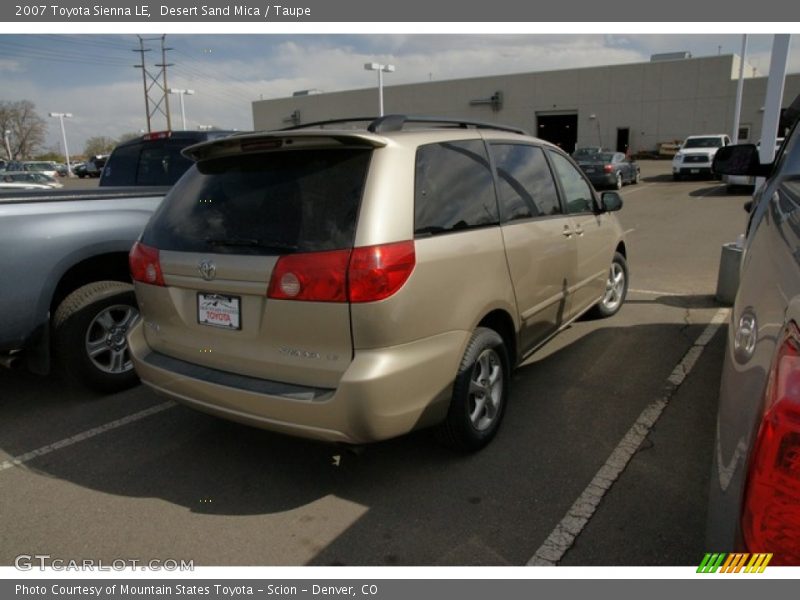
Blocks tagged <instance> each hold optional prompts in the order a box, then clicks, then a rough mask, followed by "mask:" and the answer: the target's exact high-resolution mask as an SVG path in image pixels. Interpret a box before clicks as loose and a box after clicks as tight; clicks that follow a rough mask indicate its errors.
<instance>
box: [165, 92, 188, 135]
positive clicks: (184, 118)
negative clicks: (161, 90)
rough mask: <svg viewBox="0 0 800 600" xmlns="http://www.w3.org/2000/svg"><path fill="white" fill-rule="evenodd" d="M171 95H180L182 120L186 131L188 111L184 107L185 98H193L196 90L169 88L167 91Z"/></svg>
mask: <svg viewBox="0 0 800 600" xmlns="http://www.w3.org/2000/svg"><path fill="white" fill-rule="evenodd" d="M167 91H168V92H169V93H170V94H178V95H179V96H180V97H181V120H182V121H183V130H184V131H186V110H185V109H184V107H183V97H184V96H193V95H194V90H182V89H178V88H169V89H168V90H167Z"/></svg>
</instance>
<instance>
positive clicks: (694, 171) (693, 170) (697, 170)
mask: <svg viewBox="0 0 800 600" xmlns="http://www.w3.org/2000/svg"><path fill="white" fill-rule="evenodd" d="M699 172H700V169H691V170H690V171H689V173H691V174H692V175H697V174H698V173H699Z"/></svg>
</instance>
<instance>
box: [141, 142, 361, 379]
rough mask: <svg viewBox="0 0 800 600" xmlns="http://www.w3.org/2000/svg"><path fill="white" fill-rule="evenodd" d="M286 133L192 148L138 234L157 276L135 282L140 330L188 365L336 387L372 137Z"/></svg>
mask: <svg viewBox="0 0 800 600" xmlns="http://www.w3.org/2000/svg"><path fill="white" fill-rule="evenodd" d="M261 139H263V138H261ZM220 141H222V140H220ZM284 141H285V140H282V139H279V143H277V144H275V143H273V144H266V145H265V144H263V143H262V144H261V145H260V146H258V147H256V146H251V149H252V150H251V151H249V152H248V151H244V152H243V151H242V150H243V148H242V147H241V145H240V144H239V143H238V140H237V142H236V146H237V148H235V149H233V148H231V144H229V143H227V144H225V145H224V146H216V148H212V149H210V151H206V152H199V153H198V154H197V155H196V156H198V157H205V158H201V160H199V162H198V163H197V164H196V165H195V166H194V167H192V169H191V170H190V171H189V172H188V173H187V175H186V176H185V177H184V178H183V179H181V180H180V181H179V182H178V184H176V186H175V187H174V188H173V189H172V191H171V192H170V193H169V195H168V196H167V197H166V199H165V200H164V203H163V204H162V205H161V206H160V207H159V209H158V210H157V212H156V213H155V215H154V216H153V218H152V220H151V221H150V223H149V224H148V226H147V228H146V229H145V231H144V233H143V235H142V239H141V245H142V246H141V248H143V250H141V248H140V251H143V252H145V253H150V256H153V253H154V252H155V256H156V257H157V259H156V260H157V263H158V268H159V269H160V270H161V276H162V279H163V286H160V285H146V284H144V285H143V284H141V283H139V284H137V294H138V296H139V298H140V300H143V302H142V306H141V309H142V314H143V317H144V320H145V336H146V338H147V341H148V345H149V346H150V347H151V348H152V349H153V350H155V351H156V352H159V353H162V354H165V355H167V356H171V357H173V358H177V359H181V360H184V361H188V362H191V363H194V364H199V365H203V366H206V367H210V368H214V369H219V370H222V371H227V372H232V373H237V374H242V375H248V376H251V377H259V378H262V379H268V380H273V381H279V382H285V383H291V384H297V385H307V386H314V387H322V388H334V387H336V385H337V383H338V381H339V379H340V378H341V375H342V374H343V373H344V371H345V370H346V368H347V366H348V365H349V364H350V361H351V360H352V353H353V344H352V336H351V329H350V307H349V304H348V303H347V301H346V296H345V295H344V293H343V290H344V286H345V285H346V281H344V278H345V275H344V274H345V273H346V269H347V260H348V259H349V253H350V251H351V249H352V247H353V243H354V238H355V230H356V222H357V219H358V211H359V207H360V203H361V196H362V192H363V189H364V185H365V180H366V177H367V171H368V167H369V163H370V158H371V154H372V149H373V147H374V146H373V145H372V144H365V143H362V142H358V141H354V142H353V143H343V142H342V141H340V140H339V141H337V140H332V139H330V138H328V139H327V140H324V141H320V143H316V144H314V143H311V144H298V146H300V147H297V148H296V149H295V146H293V145H291V144H290V145H289V147H288V148H287V147H286V146H284ZM203 146H206V147H207V146H213V143H211V144H203ZM270 147H271V149H270ZM195 148H197V147H195ZM215 149H219V150H221V152H215V151H214V150H215ZM135 252H136V250H135V251H134V253H135ZM281 261H282V262H281ZM286 264H289V265H291V268H289V269H284V270H283V271H281V272H280V273H277V272H276V274H277V277H278V280H275V277H273V271H274V270H275V268H276V265H279V268H282V267H280V265H286ZM134 276H135V274H134ZM135 278H136V276H135ZM139 281H140V282H141V279H139ZM337 286H338V287H337ZM339 288H341V289H339Z"/></svg>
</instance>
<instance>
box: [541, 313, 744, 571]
mask: <svg viewBox="0 0 800 600" xmlns="http://www.w3.org/2000/svg"><path fill="white" fill-rule="evenodd" d="M729 312H730V309H728V308H721V309H719V310H718V311H717V313H716V314H715V315H714V317H713V318H712V319H711V322H710V323H709V324H708V326H707V327H706V328H705V330H704V331H703V333H701V334H700V337H698V338H697V339H696V340H695V342H694V344H692V347H691V348H689V350H688V351H687V352H686V354H684V356H683V358H682V359H681V360H680V362H679V363H678V364H677V365H676V366H675V368H674V369H673V371H672V373H671V374H670V376H669V377H668V378H667V383H666V385H665V390H664V393H663V395H662V396H661V398H659V399H658V400H656V401H655V402H652V403H651V404H650V405H649V406H648V407H647V408H645V409H644V410H643V411H642V413H641V414H640V415H639V418H638V419H636V422H635V423H634V424H633V426H632V427H631V428H630V429H629V430H628V432H627V433H626V434H625V436H624V437H623V438H622V440H621V441H620V442H619V444H617V447H616V448H615V449H614V451H613V452H612V453H611V456H609V457H608V460H606V462H605V464H604V465H603V466H602V467H601V468H600V470H599V471H598V472H597V474H596V475H595V476H594V478H593V479H592V481H591V482H589V485H588V486H586V489H584V490H583V493H582V494H581V495H580V496H578V499H577V500H576V501H575V502H574V504H573V505H572V506H571V507H570V509H569V510H568V511H567V514H566V515H564V518H563V519H561V522H560V523H559V524H558V525H556V528H555V529H553V531H552V532H551V533H550V535H549V536H548V537H547V539H546V540H545V541H544V543H543V544H542V545H541V546H540V547H539V549H538V550H537V551H536V553H535V554H534V555H533V556H532V557H531V559H530V560H529V561H528V565H529V566H533V565H536V566H551V567H552V566H555V565H556V564H558V562H559V561H560V560H561V559H562V558H563V557H564V554H566V552H567V550H569V549H570V548H571V547H572V544H573V543H574V542H575V538H577V537H578V536H579V535H580V533H581V531H583V528H584V527H586V524H587V523H588V522H589V519H591V518H592V515H593V514H594V512H595V511H596V510H597V507H598V506H599V505H600V501H601V500H602V499H603V496H605V494H606V492H608V490H609V489H611V486H612V485H614V482H615V481H616V480H617V478H618V477H619V475H620V474H621V473H622V471H624V470H625V467H626V466H627V465H628V463H629V462H630V460H631V458H633V455H634V454H635V453H636V451H637V450H638V449H639V446H640V445H641V443H642V442H643V441H644V439H645V438H646V437H647V435H648V434H649V433H650V430H651V429H652V428H653V425H655V423H656V421H658V418H659V417H660V416H661V413H662V412H664V409H665V408H666V407H667V404H669V401H670V399H671V398H672V396H673V395H674V394H675V391H676V390H677V389H678V388H679V387H680V385H681V384H682V383H683V382H684V380H685V379H686V377H687V376H688V375H689V373H690V372H691V371H692V368H693V367H694V365H695V364H696V363H697V359H698V358H700V355H701V354H702V353H703V350H704V349H705V347H706V346H707V345H708V343H709V342H710V341H711V338H713V337H714V334H715V333H716V332H717V330H718V329H719V327H720V325H722V323H723V322H724V321H725V320H726V319H727V318H728V313H729Z"/></svg>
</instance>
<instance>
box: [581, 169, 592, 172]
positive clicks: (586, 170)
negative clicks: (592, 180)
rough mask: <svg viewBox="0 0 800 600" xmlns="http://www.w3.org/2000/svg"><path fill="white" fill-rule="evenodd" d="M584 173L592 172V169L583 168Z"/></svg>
mask: <svg viewBox="0 0 800 600" xmlns="http://www.w3.org/2000/svg"><path fill="white" fill-rule="evenodd" d="M583 172H584V173H594V169H584V170H583Z"/></svg>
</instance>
